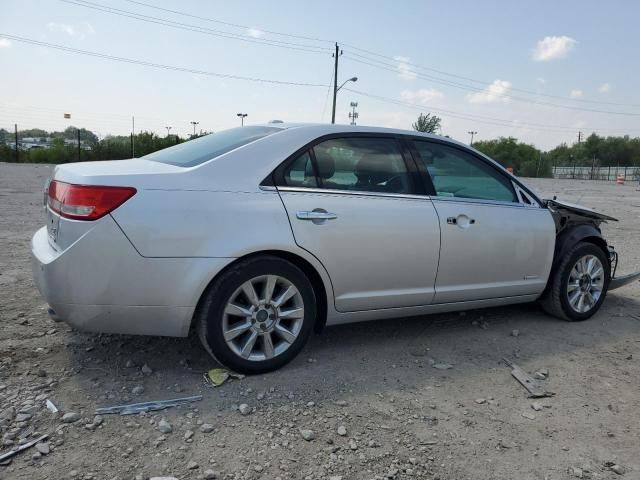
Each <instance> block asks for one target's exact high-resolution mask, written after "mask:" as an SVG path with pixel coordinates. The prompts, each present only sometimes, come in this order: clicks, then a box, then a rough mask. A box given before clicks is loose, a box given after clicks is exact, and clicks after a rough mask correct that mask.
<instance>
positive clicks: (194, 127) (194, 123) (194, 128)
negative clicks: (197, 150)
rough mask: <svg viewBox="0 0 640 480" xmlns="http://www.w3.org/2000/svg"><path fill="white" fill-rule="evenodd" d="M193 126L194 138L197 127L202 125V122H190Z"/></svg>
mask: <svg viewBox="0 0 640 480" xmlns="http://www.w3.org/2000/svg"><path fill="white" fill-rule="evenodd" d="M189 123H191V125H193V136H194V137H195V136H196V125H198V124H200V122H189Z"/></svg>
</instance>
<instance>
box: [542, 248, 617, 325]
mask: <svg viewBox="0 0 640 480" xmlns="http://www.w3.org/2000/svg"><path fill="white" fill-rule="evenodd" d="M610 277H611V265H610V264H609V261H608V259H607V256H606V255H605V253H604V251H603V250H602V249H601V248H600V247H599V246H597V245H594V244H593V243H587V242H580V243H577V244H576V245H575V246H574V247H573V248H572V249H571V251H569V253H568V254H567V255H566V256H565V258H564V259H562V261H561V262H560V264H559V265H558V268H557V269H556V270H555V272H554V273H553V274H552V278H551V281H550V284H549V286H548V289H547V291H546V292H545V294H544V296H543V297H542V299H541V301H540V303H541V305H542V307H543V308H544V310H545V311H546V312H547V313H549V314H551V315H554V316H556V317H559V318H563V319H565V320H569V321H580V320H586V319H587V318H590V317H591V316H593V315H594V314H595V313H596V312H597V311H598V310H599V309H600V306H601V305H602V302H603V301H604V299H605V296H606V294H607V289H608V287H609V280H610Z"/></svg>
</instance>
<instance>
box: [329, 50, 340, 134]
mask: <svg viewBox="0 0 640 480" xmlns="http://www.w3.org/2000/svg"><path fill="white" fill-rule="evenodd" d="M340 55H342V51H340V47H338V42H336V51H335V53H334V54H333V58H334V63H333V110H332V112H331V123H332V124H334V123H336V97H337V96H338V57H339V56H340Z"/></svg>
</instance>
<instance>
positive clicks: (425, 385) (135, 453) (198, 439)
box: [0, 163, 640, 480]
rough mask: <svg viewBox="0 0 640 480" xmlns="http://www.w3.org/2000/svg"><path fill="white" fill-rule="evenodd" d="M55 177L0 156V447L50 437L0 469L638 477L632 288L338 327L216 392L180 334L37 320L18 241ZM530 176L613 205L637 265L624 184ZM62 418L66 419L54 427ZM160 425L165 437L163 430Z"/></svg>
mask: <svg viewBox="0 0 640 480" xmlns="http://www.w3.org/2000/svg"><path fill="white" fill-rule="evenodd" d="M50 172H51V168H50V167H47V166H28V165H11V164H1V163H0V322H1V325H2V329H1V330H0V431H1V432H2V434H3V443H4V447H3V450H6V449H8V448H10V446H11V445H12V444H18V443H20V442H24V441H25V440H24V439H31V438H34V437H37V436H38V435H39V434H43V433H48V434H49V436H50V438H49V441H48V444H47V446H48V448H47V446H42V445H41V446H39V450H41V451H42V453H40V451H39V450H38V449H36V448H32V449H29V450H27V451H25V452H22V453H20V454H19V455H18V456H16V457H15V458H14V459H13V461H12V463H10V464H9V465H7V466H0V478H2V479H9V478H11V479H13V478H19V479H45V478H47V479H59V478H75V479H103V478H104V479H123V480H124V479H138V478H140V479H146V478H149V477H153V476H172V477H176V478H178V479H196V478H225V479H258V478H264V479H275V478H282V479H299V478H300V479H301V478H308V479H332V478H333V479H340V478H342V479H343V480H347V479H374V478H378V479H382V478H394V479H405V478H420V479H440V480H445V479H447V480H448V479H451V480H464V479H474V480H480V479H491V480H494V479H516V478H517V479H540V480H542V479H549V480H552V479H568V478H594V479H596V478H599V479H613V478H625V479H639V478H640V455H638V454H639V453H640V446H639V445H640V430H639V429H638V425H640V296H639V295H640V283H638V282H637V283H635V284H634V285H631V286H627V287H624V288H622V289H620V290H617V291H615V292H612V293H611V294H610V295H609V296H608V298H607V301H606V302H605V304H604V307H603V309H602V310H601V312H600V313H599V314H598V315H597V316H596V317H594V318H593V319H591V320H589V321H587V322H583V323H575V324H571V323H567V322H563V321H559V320H556V319H554V318H550V317H548V316H545V315H544V314H543V313H542V312H541V311H540V310H539V309H538V307H537V306H536V305H525V306H515V307H507V308H498V309H492V310H482V311H470V312H466V313H464V314H457V313H456V314H448V315H433V316H430V317H424V318H411V319H398V320H392V321H380V322H371V323H362V324H356V325H348V326H341V327H333V328H329V329H327V330H326V331H325V332H324V334H322V335H319V336H318V335H316V336H314V337H313V338H312V340H311V341H310V342H309V344H308V346H307V347H306V349H305V350H304V351H303V353H302V354H301V355H300V356H299V357H298V359H297V360H295V361H294V362H293V363H292V364H290V365H289V366H288V367H286V368H284V369H282V370H281V371H278V372H275V373H272V374H269V375H263V376H255V377H248V378H245V379H243V380H233V381H229V382H228V383H226V384H225V385H224V386H222V387H220V388H217V389H212V388H209V387H207V386H205V385H204V383H203V380H202V374H203V372H204V371H206V370H207V369H209V368H212V367H214V366H215V364H214V362H213V361H212V360H210V359H209V358H208V357H207V355H206V354H205V352H204V351H203V350H202V349H201V347H200V345H199V344H198V342H197V340H196V339H194V338H188V339H169V338H147V337H128V336H117V335H108V336H107V335H88V334H83V333H78V332H74V331H72V330H71V329H70V328H68V327H67V326H66V325H64V324H56V323H54V322H52V321H51V320H49V319H48V317H47V314H46V306H45V304H44V302H43V300H42V299H41V298H40V297H39V295H38V293H37V291H36V289H35V288H34V285H33V282H32V280H31V271H30V264H29V239H30V236H31V235H32V234H33V232H34V231H35V230H36V229H37V228H39V227H40V226H41V225H42V224H43V211H42V207H41V204H42V192H41V189H42V186H43V183H44V180H45V178H46V177H47V176H48V175H49V174H50ZM529 183H530V184H531V185H532V186H533V187H534V188H535V189H536V190H537V191H538V192H540V193H542V194H543V195H546V196H549V195H558V197H560V198H562V199H565V200H568V201H573V202H579V203H581V204H584V205H586V206H589V207H593V208H596V209H598V210H600V211H603V212H606V213H609V214H612V215H614V216H616V217H618V218H620V220H621V221H620V222H619V223H611V224H607V225H605V226H604V232H605V235H606V237H607V238H608V239H609V240H610V242H611V243H612V244H614V245H615V246H616V248H617V249H618V250H619V252H620V254H621V258H622V268H621V270H622V271H623V272H625V271H632V270H639V269H640V191H637V190H636V188H637V187H636V186H635V185H625V186H623V187H620V186H616V185H614V184H613V183H601V182H588V181H571V180H555V181H554V180H532V181H531V182H529ZM514 330H518V331H519V335H517V336H514V335H513V331H514ZM503 357H508V358H510V359H512V360H513V361H515V362H517V363H518V364H519V365H520V366H521V367H522V368H523V369H525V370H527V371H528V372H530V373H532V374H533V373H534V372H536V371H540V370H544V369H548V372H549V375H548V378H547V380H545V384H546V387H547V389H548V390H550V391H553V392H555V396H554V397H553V398H545V399H542V400H540V401H539V403H540V404H541V405H542V407H541V408H540V409H539V410H538V411H536V410H534V409H533V408H532V404H533V401H532V400H531V399H529V398H527V395H526V392H525V390H524V389H523V388H522V387H521V386H520V385H519V384H517V383H516V381H515V380H514V379H513V378H512V377H511V375H510V372H509V369H508V368H507V367H506V366H505V365H504V364H503V363H502V362H501V359H502V358H503ZM434 362H435V363H436V364H442V363H445V364H449V365H451V366H452V368H450V369H439V368H433V366H434ZM144 365H146V366H148V368H149V369H151V371H150V372H149V370H148V369H147V368H145V369H144V371H143V369H142V366H144ZM145 372H146V373H145ZM135 387H143V389H144V391H143V392H142V393H133V391H134V390H133V389H134V388H135ZM140 390H141V389H139V388H138V389H136V390H135V391H136V392H139V391H140ZM196 394H202V395H203V396H204V398H203V400H202V401H200V402H198V403H194V404H192V406H191V407H190V408H184V407H183V408H174V409H170V410H166V411H164V412H161V413H160V414H157V415H156V414H148V415H142V416H115V415H110V416H105V417H104V418H103V422H102V423H101V424H100V425H98V423H99V421H97V422H96V421H95V420H94V409H95V408H96V407H97V406H104V405H112V404H118V403H123V402H130V401H144V400H155V399H166V398H175V397H180V396H187V395H196ZM45 399H51V400H52V401H53V402H54V403H55V405H57V407H58V408H59V409H60V410H61V412H60V413H59V414H58V416H55V415H53V414H51V413H50V412H49V411H48V410H47V409H46V408H45V406H44V403H45ZM243 403H245V404H247V405H248V406H249V407H250V408H251V409H252V411H251V412H250V413H249V414H248V415H242V414H241V413H240V411H239V410H238V407H237V406H238V405H240V404H243ZM535 406H536V408H538V407H539V405H535ZM14 408H15V411H14ZM20 412H23V413H22V414H20ZM69 412H74V413H77V414H78V416H79V417H80V420H78V421H75V422H72V423H63V421H62V418H61V415H62V414H63V413H69ZM17 415H20V418H18V417H17ZM163 418H164V419H165V420H166V421H167V422H169V423H170V424H171V426H172V432H170V433H161V431H160V430H159V423H160V420H161V419H163ZM203 424H206V425H207V426H205V427H202V425H203ZM339 427H344V430H346V433H345V431H343V430H342V428H340V433H338V430H339ZM301 429H309V430H312V431H313V432H314V434H315V438H314V439H313V440H311V441H306V440H304V439H303V438H302V436H301V433H300V430H301ZM203 430H204V431H203ZM209 430H211V431H209ZM341 434H344V435H341ZM21 439H22V440H21ZM47 451H48V453H47ZM613 464H615V465H617V466H618V467H615V468H614V470H618V472H619V473H616V472H614V471H613V470H612V467H611V466H612V465H613Z"/></svg>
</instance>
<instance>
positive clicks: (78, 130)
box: [76, 128, 80, 161]
mask: <svg viewBox="0 0 640 480" xmlns="http://www.w3.org/2000/svg"><path fill="white" fill-rule="evenodd" d="M76 131H77V132H78V161H80V129H79V128H76Z"/></svg>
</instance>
